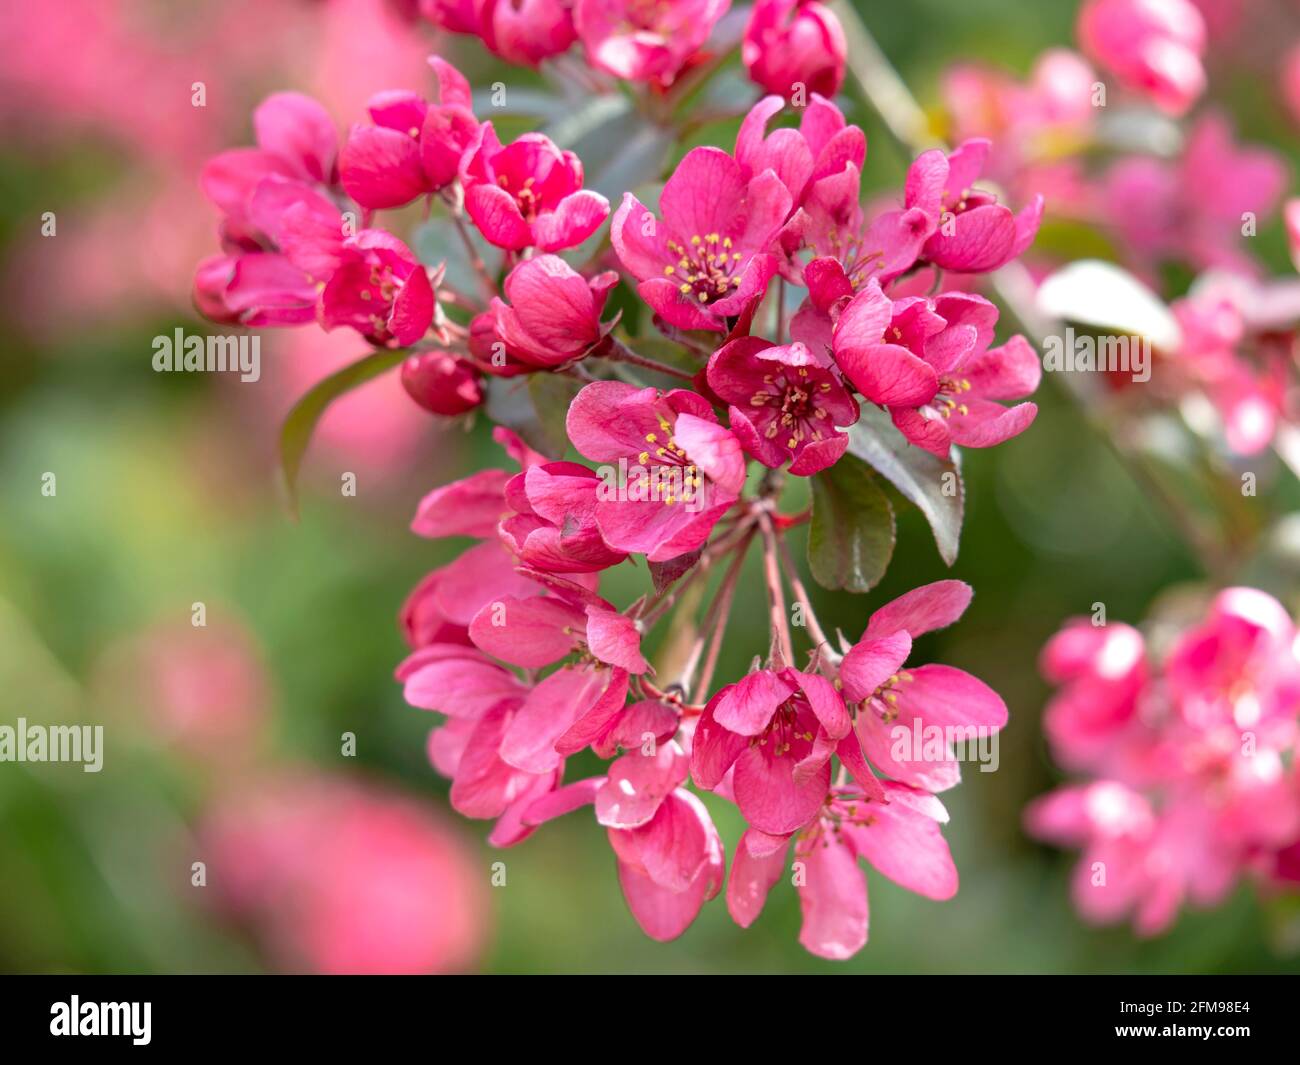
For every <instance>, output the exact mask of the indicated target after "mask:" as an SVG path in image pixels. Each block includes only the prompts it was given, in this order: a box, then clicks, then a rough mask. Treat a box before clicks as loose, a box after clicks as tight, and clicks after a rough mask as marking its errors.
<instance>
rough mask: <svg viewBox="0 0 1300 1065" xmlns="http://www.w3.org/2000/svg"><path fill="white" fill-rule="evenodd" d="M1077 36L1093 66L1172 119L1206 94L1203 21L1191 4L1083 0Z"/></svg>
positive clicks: (1181, 0)
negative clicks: (1202, 60)
mask: <svg viewBox="0 0 1300 1065" xmlns="http://www.w3.org/2000/svg"><path fill="white" fill-rule="evenodd" d="M1076 32H1077V33H1078V36H1079V42H1080V44H1081V45H1082V46H1083V50H1084V51H1085V52H1086V53H1087V54H1088V56H1089V57H1090V58H1091V59H1092V60H1093V61H1094V62H1096V63H1098V64H1099V65H1100V66H1102V67H1104V68H1105V69H1106V70H1109V71H1110V72H1111V73H1112V74H1114V75H1115V76H1116V77H1117V78H1119V79H1120V81H1121V82H1122V83H1123V84H1124V85H1125V86H1126V87H1127V88H1129V89H1132V90H1133V91H1135V92H1138V93H1141V94H1142V95H1143V96H1146V97H1147V98H1148V99H1150V100H1151V102H1152V103H1154V104H1155V105H1156V106H1158V107H1160V108H1161V109H1163V110H1165V111H1167V112H1169V113H1170V114H1172V115H1181V114H1183V113H1184V112H1185V111H1187V109H1188V108H1190V107H1191V106H1192V104H1193V103H1194V102H1195V101H1196V99H1197V97H1199V96H1200V95H1201V93H1202V92H1203V91H1204V90H1205V69H1204V68H1203V67H1202V65H1201V59H1202V56H1203V55H1204V52H1205V20H1204V19H1203V18H1202V17H1201V12H1200V11H1199V10H1197V7H1196V5H1195V4H1194V3H1192V2H1191V0H1087V2H1086V3H1085V4H1084V5H1083V7H1081V8H1080V9H1079V18H1078V24H1077V26H1076Z"/></svg>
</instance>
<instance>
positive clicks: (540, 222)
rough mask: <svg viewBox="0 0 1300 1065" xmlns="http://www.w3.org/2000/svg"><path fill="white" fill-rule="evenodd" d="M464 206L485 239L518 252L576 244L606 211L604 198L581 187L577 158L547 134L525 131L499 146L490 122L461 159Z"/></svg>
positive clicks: (598, 226)
mask: <svg viewBox="0 0 1300 1065" xmlns="http://www.w3.org/2000/svg"><path fill="white" fill-rule="evenodd" d="M461 182H462V183H463V184H464V186H465V210H466V211H468V212H469V216H470V218H472V219H473V220H474V224H475V225H476V226H477V227H478V228H479V232H481V233H482V234H483V236H484V237H486V238H487V240H488V241H489V242H490V243H492V244H495V245H496V246H497V247H499V248H508V249H510V250H512V251H519V250H521V249H523V248H528V247H534V248H537V249H538V250H540V251H559V250H561V249H563V248H572V247H573V246H574V245H576V244H581V243H582V242H583V241H584V240H586V239H587V238H588V237H589V236H591V235H592V234H593V233H594V232H596V230H597V229H599V228H600V224H601V223H602V222H604V221H605V218H606V217H607V216H608V214H609V202H608V201H607V200H606V199H605V197H604V196H601V195H600V194H599V193H596V192H592V191H591V190H590V189H584V188H583V187H582V162H581V160H579V159H578V157H577V156H576V155H574V154H573V153H572V152H562V151H560V149H559V148H557V147H556V146H555V144H554V143H553V142H552V141H551V140H550V138H549V137H546V136H544V135H543V134H541V133H525V134H524V135H523V136H521V137H520V138H519V139H518V140H516V141H513V142H512V143H510V144H508V145H506V146H505V147H502V145H501V142H500V141H499V140H498V139H497V135H496V131H495V130H494V129H493V128H492V123H491V122H484V123H483V125H482V126H481V127H480V129H479V136H478V140H477V142H476V143H475V144H473V145H472V146H471V147H470V148H469V150H468V151H467V152H466V153H465V156H464V158H463V159H462V160H461Z"/></svg>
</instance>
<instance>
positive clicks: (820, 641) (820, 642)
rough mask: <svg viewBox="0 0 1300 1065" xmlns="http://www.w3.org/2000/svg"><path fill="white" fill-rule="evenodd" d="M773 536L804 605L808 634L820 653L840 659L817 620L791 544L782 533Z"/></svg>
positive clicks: (788, 577) (791, 587)
mask: <svg viewBox="0 0 1300 1065" xmlns="http://www.w3.org/2000/svg"><path fill="white" fill-rule="evenodd" d="M773 538H774V539H775V540H776V546H777V550H778V551H780V554H781V562H782V563H783V564H784V568H785V577H786V580H787V581H789V582H790V590H791V591H792V592H794V597H795V600H796V601H797V602H798V603H799V605H800V606H801V607H803V612H804V619H805V620H806V621H807V627H808V635H809V636H810V637H812V641H813V647H814V648H815V649H816V650H817V651H818V652H819V653H820V655H822V656H824V657H826V658H828V659H830V660H831V661H832V662H835V661H838V660H839V657H840V656H839V653H838V652H837V651H836V650H835V647H834V645H833V644H832V643H831V642H830V640H829V639H827V637H826V632H825V630H824V629H823V628H822V626H821V622H819V621H818V620H817V613H816V611H814V610H813V605H812V600H811V599H809V597H808V589H807V587H806V586H805V585H804V583H803V580H802V578H800V576H799V570H798V569H797V568H796V566H795V562H794V556H793V555H792V554H791V552H790V545H789V544H788V543H786V541H785V537H784V536H782V535H781V534H780V533H775V534H774V537H773Z"/></svg>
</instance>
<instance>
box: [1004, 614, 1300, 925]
mask: <svg viewBox="0 0 1300 1065" xmlns="http://www.w3.org/2000/svg"><path fill="white" fill-rule="evenodd" d="M1114 627H1115V626H1114V625H1108V626H1105V627H1103V628H1097V629H1093V628H1092V627H1091V626H1090V625H1089V624H1088V623H1087V622H1082V621H1079V622H1073V623H1071V624H1069V625H1068V626H1067V627H1066V628H1065V629H1064V630H1063V631H1062V632H1061V633H1059V634H1058V635H1057V636H1055V637H1054V638H1053V639H1052V641H1051V642H1050V643H1049V644H1048V647H1047V648H1046V649H1045V651H1044V656H1043V666H1044V672H1045V673H1046V674H1047V675H1048V677H1049V679H1053V680H1058V681H1061V682H1063V683H1064V685H1065V687H1064V688H1063V690H1062V691H1061V692H1060V693H1059V694H1058V695H1057V696H1056V697H1055V699H1054V700H1053V704H1052V706H1051V707H1049V715H1051V720H1049V738H1050V740H1051V742H1052V749H1053V753H1054V754H1055V755H1056V757H1057V759H1058V760H1060V761H1061V762H1063V763H1064V764H1066V765H1067V766H1070V767H1072V768H1079V769H1083V770H1085V771H1087V772H1089V773H1091V774H1092V775H1093V776H1092V779H1090V780H1087V781H1085V782H1083V783H1081V784H1072V785H1068V786H1066V787H1063V788H1061V789H1059V790H1058V791H1056V792H1054V793H1052V794H1050V795H1048V796H1045V797H1044V798H1042V799H1039V800H1038V801H1036V802H1035V803H1033V804H1032V805H1031V806H1030V807H1029V808H1028V809H1027V810H1026V812H1025V821H1026V825H1027V827H1028V829H1029V831H1030V832H1031V833H1033V834H1034V835H1037V836H1039V837H1040V838H1042V839H1045V840H1047V841H1049V842H1051V843H1054V844H1057V845H1059V846H1067V847H1081V848H1082V852H1083V853H1082V857H1081V861H1080V864H1079V866H1078V868H1077V870H1076V874H1075V879H1074V892H1073V893H1074V899H1075V904H1076V906H1077V907H1078V909H1079V911H1080V912H1081V913H1082V914H1083V916H1084V917H1085V918H1087V919H1088V920H1091V921H1097V922H1103V923H1108V922H1113V921H1118V920H1121V919H1123V918H1124V917H1126V916H1128V915H1130V914H1131V915H1132V919H1133V924H1134V927H1135V929H1136V930H1137V932H1138V933H1139V934H1140V935H1155V934H1158V933H1159V932H1162V931H1163V930H1165V929H1166V928H1168V927H1169V926H1170V925H1171V924H1172V923H1173V921H1174V920H1175V919H1176V917H1177V914H1178V910H1179V909H1180V907H1181V906H1183V905H1184V904H1188V903H1190V904H1192V905H1198V906H1209V905H1214V904H1217V903H1219V902H1221V901H1222V900H1223V899H1224V898H1226V897H1227V895H1228V893H1229V892H1230V891H1231V890H1232V888H1233V886H1234V885H1235V884H1236V882H1237V881H1238V879H1240V877H1241V875H1242V874H1243V873H1246V872H1261V873H1263V874H1264V875H1269V876H1271V875H1273V874H1274V870H1276V869H1277V868H1279V867H1280V865H1281V864H1282V863H1284V861H1285V859H1284V858H1283V855H1285V854H1286V853H1287V852H1288V850H1289V849H1290V848H1292V847H1293V846H1294V845H1295V842H1296V840H1297V838H1298V837H1300V788H1297V786H1296V778H1295V769H1294V766H1293V765H1291V764H1289V758H1290V754H1291V752H1292V751H1293V750H1294V748H1295V744H1296V739H1297V732H1298V729H1297V707H1300V657H1297V642H1296V627H1295V624H1294V622H1293V621H1292V620H1291V617H1290V616H1289V615H1288V614H1287V612H1286V611H1285V610H1284V609H1283V608H1282V606H1281V604H1280V603H1278V602H1277V600H1276V599H1274V598H1273V597H1272V596H1270V595H1268V594H1266V593H1264V592H1261V591H1259V590H1257V589H1253V588H1228V589H1225V590H1223V591H1222V592H1220V593H1219V594H1218V595H1217V596H1215V598H1214V599H1213V601H1212V602H1211V603H1210V604H1209V607H1208V610H1207V611H1206V613H1205V615H1204V617H1203V618H1202V619H1201V620H1199V621H1197V622H1196V623H1194V624H1192V625H1191V626H1186V625H1185V622H1184V627H1183V629H1182V631H1181V632H1180V633H1178V634H1177V635H1176V636H1175V637H1174V638H1173V639H1172V641H1171V642H1169V643H1168V646H1167V649H1165V650H1164V651H1163V652H1162V653H1161V654H1159V655H1155V654H1152V653H1151V652H1150V651H1149V650H1145V651H1144V648H1143V645H1142V641H1141V638H1140V637H1139V636H1138V635H1137V634H1136V632H1135V631H1134V630H1131V629H1128V628H1127V627H1123V626H1121V627H1120V631H1119V633H1118V634H1116V635H1112V634H1111V633H1110V632H1109V630H1110V629H1112V628H1114ZM1166 640H1167V641H1168V637H1166ZM1098 863H1101V864H1100V865H1099V864H1098ZM1099 869H1102V870H1104V875H1102V876H1098V870H1099Z"/></svg>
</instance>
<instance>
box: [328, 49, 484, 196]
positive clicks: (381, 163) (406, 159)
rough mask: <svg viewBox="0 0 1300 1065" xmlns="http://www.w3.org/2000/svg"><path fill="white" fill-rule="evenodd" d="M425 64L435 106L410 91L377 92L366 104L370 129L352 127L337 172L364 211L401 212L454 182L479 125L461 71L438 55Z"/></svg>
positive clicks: (358, 126)
mask: <svg viewBox="0 0 1300 1065" xmlns="http://www.w3.org/2000/svg"><path fill="white" fill-rule="evenodd" d="M429 63H430V65H431V66H432V67H433V69H434V72H435V74H436V75H437V78H438V84H439V102H438V103H436V104H429V103H428V102H426V101H425V99H424V98H423V97H422V96H420V95H419V94H418V93H413V92H406V91H401V90H397V91H392V92H383V93H380V94H379V95H377V96H375V97H373V98H372V99H371V100H370V103H369V105H368V110H369V112H370V118H371V120H372V121H373V122H374V125H372V126H362V125H357V126H354V127H353V128H352V132H351V133H350V134H348V139H347V143H346V144H344V146H343V152H342V154H341V156H340V159H339V171H340V176H341V179H342V183H343V187H344V188H345V189H346V190H347V192H348V195H349V196H351V197H352V198H353V199H354V200H356V201H357V203H359V204H360V205H361V206H362V207H368V208H371V209H377V208H386V207H401V206H403V205H404V204H407V203H410V202H411V201H412V200H414V199H415V198H416V197H417V196H422V195H426V194H428V193H433V192H437V191H438V190H439V189H441V188H442V187H443V186H445V185H449V184H451V182H453V181H455V180H456V176H457V174H458V172H459V169H460V158H461V155H462V154H463V153H464V151H465V149H466V148H468V147H469V146H470V145H471V144H472V143H473V141H474V137H475V134H476V133H477V131H478V120H477V119H475V117H474V112H473V104H472V101H471V97H470V88H469V82H467V81H466V80H465V78H464V76H463V75H462V74H461V73H460V71H458V70H457V69H456V68H455V67H453V66H452V65H451V64H450V63H447V62H445V61H444V60H442V59H440V58H438V57H437V56H431V57H430V59H429Z"/></svg>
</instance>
